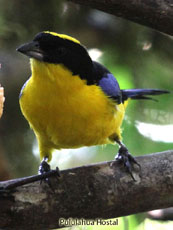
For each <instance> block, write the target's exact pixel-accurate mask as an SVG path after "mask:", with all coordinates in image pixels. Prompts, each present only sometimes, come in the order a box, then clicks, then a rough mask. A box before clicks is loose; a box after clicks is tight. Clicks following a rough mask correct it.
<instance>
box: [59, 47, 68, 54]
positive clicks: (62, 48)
mask: <svg viewBox="0 0 173 230" xmlns="http://www.w3.org/2000/svg"><path fill="white" fill-rule="evenodd" d="M66 53H67V49H66V48H65V47H59V48H58V55H59V56H64V55H65V54H66Z"/></svg>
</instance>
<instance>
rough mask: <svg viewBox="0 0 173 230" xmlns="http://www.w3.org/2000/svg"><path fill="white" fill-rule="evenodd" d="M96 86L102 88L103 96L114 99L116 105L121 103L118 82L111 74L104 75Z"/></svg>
mask: <svg viewBox="0 0 173 230" xmlns="http://www.w3.org/2000/svg"><path fill="white" fill-rule="evenodd" d="M98 85H99V86H100V87H101V88H102V90H103V91H104V93H105V94H107V95H108V96H110V97H111V98H112V99H114V100H115V101H116V102H117V103H118V104H119V103H121V101H122V98H121V90H120V87H119V84H118V81H117V80H116V78H115V77H114V76H113V74H111V73H105V74H104V75H103V77H102V78H101V79H100V80H99V82H98Z"/></svg>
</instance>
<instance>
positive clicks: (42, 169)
mask: <svg viewBox="0 0 173 230" xmlns="http://www.w3.org/2000/svg"><path fill="white" fill-rule="evenodd" d="M47 161H48V157H44V158H43V160H42V161H41V164H40V166H39V169H38V174H43V173H46V172H49V171H50V170H51V169H50V165H49V164H48V163H47Z"/></svg>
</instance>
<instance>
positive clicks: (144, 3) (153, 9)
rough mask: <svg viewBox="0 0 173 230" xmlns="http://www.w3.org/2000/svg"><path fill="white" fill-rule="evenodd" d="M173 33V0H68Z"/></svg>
mask: <svg viewBox="0 0 173 230" xmlns="http://www.w3.org/2000/svg"><path fill="white" fill-rule="evenodd" d="M68 1H71V2H74V3H78V4H81V5H86V6H89V7H92V8H95V9H98V10H102V11H104V12H106V13H110V14H113V15H116V16H118V17H122V18H125V19H128V20H131V21H133V22H137V23H139V24H142V25H145V26H148V27H151V28H153V29H156V30H158V31H160V32H164V33H167V34H169V35H173V0H68Z"/></svg>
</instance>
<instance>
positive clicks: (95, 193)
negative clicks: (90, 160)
mask: <svg viewBox="0 0 173 230" xmlns="http://www.w3.org/2000/svg"><path fill="white" fill-rule="evenodd" d="M136 159H137V161H138V163H139V164H140V165H141V170H139V168H138V167H136V166H135V169H134V170H133V175H134V177H135V179H136V181H133V180H132V178H131V176H130V175H129V174H128V173H127V172H126V171H125V169H124V167H123V166H122V165H121V164H119V163H118V162H115V163H114V166H113V167H110V164H111V162H103V163H98V164H92V165H87V166H82V167H77V168H72V169H67V170H63V171H61V177H60V179H57V178H54V177H52V178H50V179H51V184H52V187H53V189H52V188H50V187H49V186H48V184H47V183H45V182H42V183H41V184H40V182H35V183H31V184H27V185H23V186H21V187H17V188H15V189H13V190H3V189H2V188H3V187H6V186H7V185H8V184H10V183H14V181H15V182H16V180H20V179H16V180H11V181H5V182H1V183H0V187H1V192H0V207H1V208H0V228H1V229H7V230H8V229H14V230H15V229H23V230H27V229H28V230H29V229H30V230H31V229H37V230H39V229H42V230H43V229H54V228H59V227H60V226H59V222H58V221H59V219H60V218H62V217H63V218H69V217H72V218H85V219H95V218H103V219H108V218H115V217H119V216H125V215H129V214H134V213H139V212H144V211H148V210H153V209H160V208H167V207H171V206H173V193H172V191H173V172H172V169H173V150H172V151H166V152H162V153H155V154H151V155H146V156H140V157H137V158H136Z"/></svg>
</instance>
